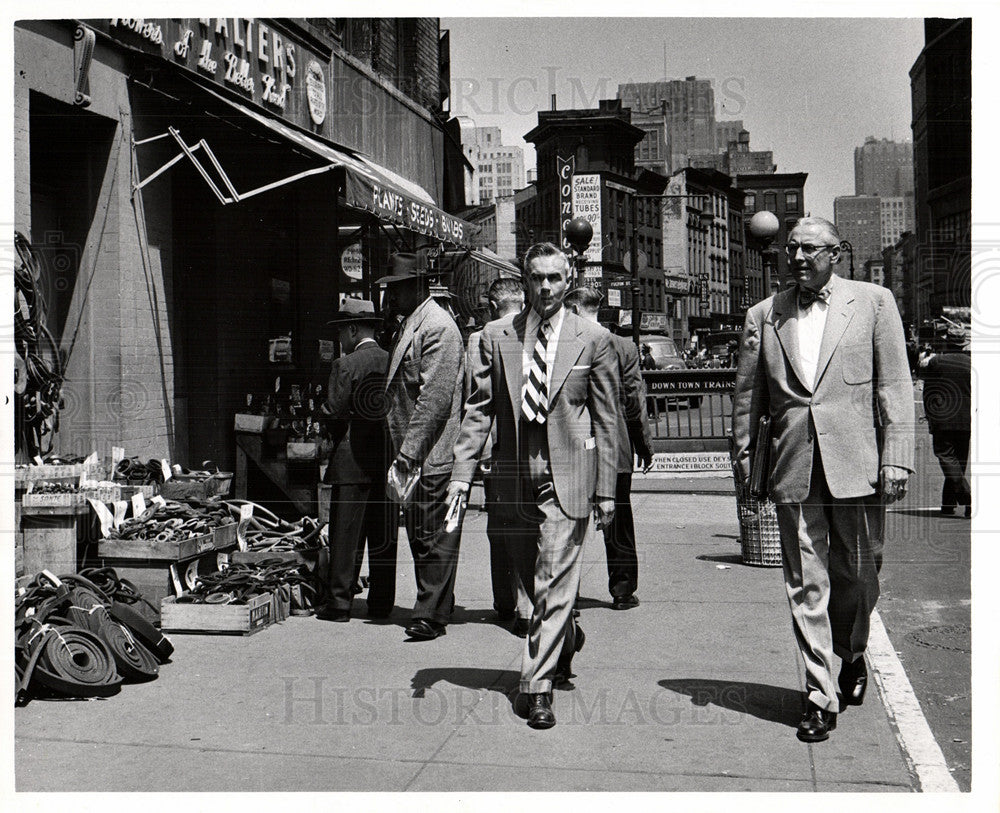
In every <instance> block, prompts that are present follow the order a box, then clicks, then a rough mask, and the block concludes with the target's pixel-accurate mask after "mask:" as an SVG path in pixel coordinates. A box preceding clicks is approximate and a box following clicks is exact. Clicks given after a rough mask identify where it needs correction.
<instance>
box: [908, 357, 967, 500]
mask: <svg viewBox="0 0 1000 813" xmlns="http://www.w3.org/2000/svg"><path fill="white" fill-rule="evenodd" d="M965 348H966V344H965V342H964V341H963V340H960V339H952V340H950V341H949V348H948V352H945V353H938V354H936V355H933V356H931V357H930V358H929V359H928V360H927V361H925V362H924V366H923V368H922V369H921V372H920V375H921V378H923V380H924V393H923V402H924V415H925V416H926V417H927V428H928V429H929V430H930V433H931V444H932V448H933V449H934V454H935V455H936V456H937V459H938V463H939V464H940V465H941V471H942V472H943V473H944V487H943V488H942V490H941V513H942V514H944V515H945V516H950V515H952V514H954V513H955V506H957V505H964V506H965V516H966V517H971V516H972V489H971V488H970V487H969V481H968V479H966V476H965V472H966V470H967V469H968V467H969V438H970V435H971V431H972V357H971V356H970V355H969V353H968V351H967V350H966V349H965Z"/></svg>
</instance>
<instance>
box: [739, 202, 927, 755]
mask: <svg viewBox="0 0 1000 813" xmlns="http://www.w3.org/2000/svg"><path fill="white" fill-rule="evenodd" d="M786 250H787V252H788V263H789V268H790V270H791V273H792V275H793V277H794V279H795V282H796V284H795V285H794V286H792V287H788V288H785V289H784V290H782V291H780V292H779V293H777V294H775V295H774V296H772V297H770V298H768V299H766V300H764V301H763V302H759V303H757V304H756V305H754V306H753V307H752V308H751V309H750V310H749V311H748V312H747V316H746V323H745V326H744V330H743V341H742V345H741V347H740V356H739V364H738V368H737V373H736V391H735V395H734V398H733V435H734V440H735V450H736V461H737V464H738V466H739V467H740V470H741V474H742V475H743V477H744V479H748V478H749V475H750V466H751V460H752V459H753V457H754V455H755V454H756V453H757V451H758V450H757V449H756V448H755V445H756V442H757V426H758V421H759V419H760V417H761V416H764V415H769V416H770V417H771V427H772V430H771V448H770V467H771V471H770V478H769V483H768V492H769V497H770V499H772V500H773V501H774V503H775V505H776V512H777V517H778V528H779V534H780V537H781V548H782V558H783V567H784V576H785V587H786V591H787V594H788V603H789V606H790V608H791V611H792V621H793V627H794V630H795V637H796V641H797V643H798V646H799V651H800V653H801V655H802V659H803V662H804V664H805V673H806V693H807V695H808V697H807V704H806V711H805V714H804V716H803V718H802V720H801V722H800V723H799V726H798V732H797V736H798V738H799V739H800V740H802V741H804V742H819V741H822V740H825V739H827V738H828V737H829V733H830V731H832V730H833V729H834V728H835V727H836V725H837V713H838V711H839V710H840V706H841V705H860V704H861V703H862V702H863V700H864V696H865V690H866V688H867V685H868V673H867V668H866V666H865V659H864V653H865V649H866V647H867V643H868V631H869V619H870V616H871V612H872V610H873V609H874V607H875V602H876V601H877V599H878V595H879V582H878V574H879V569H880V568H881V564H882V531H883V526H884V519H885V505H886V504H887V503H891V502H894V501H896V500H898V499H900V498H901V497H903V496H904V494H905V493H906V481H907V479H908V477H909V475H910V473H911V472H912V471H913V426H914V412H913V387H912V383H911V379H910V373H909V367H908V365H907V360H906V345H905V337H904V334H903V326H902V322H901V321H900V318H899V310H898V309H897V307H896V301H895V299H894V298H893V296H892V293H891V292H890V291H889V290H888V289H887V288H883V287H881V286H878V285H872V284H870V283H867V282H858V281H854V280H846V279H843V278H841V277H839V276H837V275H836V274H834V273H833V270H834V265H835V264H836V263H838V262H839V261H840V256H841V253H840V236H839V234H838V233H837V229H836V227H835V226H834V225H833V224H832V223H830V222H829V221H827V220H823V219H822V218H818V217H807V218H802V219H800V220H799V221H798V222H797V223H796V225H795V228H794V229H793V230H792V232H791V234H790V235H789V237H788V245H787V246H786ZM835 654H836V655H837V656H839V658H840V659H841V662H842V663H841V666H840V670H839V673H838V674H837V676H836V680H835V677H834V658H833V656H834V655H835ZM838 686H839V688H840V692H841V696H842V699H841V700H840V701H839V702H838V697H837V687H838Z"/></svg>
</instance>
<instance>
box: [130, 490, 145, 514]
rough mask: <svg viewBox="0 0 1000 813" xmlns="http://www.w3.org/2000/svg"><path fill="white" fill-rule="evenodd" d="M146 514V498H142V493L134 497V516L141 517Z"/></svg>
mask: <svg viewBox="0 0 1000 813" xmlns="http://www.w3.org/2000/svg"><path fill="white" fill-rule="evenodd" d="M145 513H146V498H145V497H143V496H142V492H141V491H140V492H137V493H135V494H133V495H132V516H133V517H140V516H142V515H143V514H145Z"/></svg>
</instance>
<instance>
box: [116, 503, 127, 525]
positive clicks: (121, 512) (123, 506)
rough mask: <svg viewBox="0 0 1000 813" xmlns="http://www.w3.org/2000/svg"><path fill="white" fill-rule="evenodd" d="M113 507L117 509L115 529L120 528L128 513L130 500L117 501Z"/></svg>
mask: <svg viewBox="0 0 1000 813" xmlns="http://www.w3.org/2000/svg"><path fill="white" fill-rule="evenodd" d="M113 507H114V509H115V519H114V521H115V528H119V527H121V524H122V522H123V521H124V520H125V514H126V513H127V512H128V500H116V501H115V503H114V506H113Z"/></svg>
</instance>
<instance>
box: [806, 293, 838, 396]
mask: <svg viewBox="0 0 1000 813" xmlns="http://www.w3.org/2000/svg"><path fill="white" fill-rule="evenodd" d="M798 308H799V319H798V334H799V335H798V339H799V360H800V361H801V362H802V370H803V372H804V373H805V374H806V382H807V383H808V385H809V389H810V391H811V390H812V388H813V387H814V386H815V384H816V372H817V370H816V368H817V367H818V366H819V347H820V345H821V344H822V343H823V329H824V328H825V327H826V314H827V311H829V310H830V306H829V304H828V303H826V302H824V301H823V300H822V299H817V300H815V301H814V302H813V303H812V304H811V305H809V307H808V308H803V307H802V306H801V305H799V306H798Z"/></svg>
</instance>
